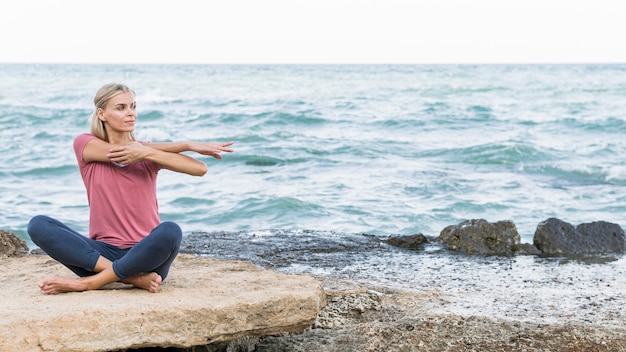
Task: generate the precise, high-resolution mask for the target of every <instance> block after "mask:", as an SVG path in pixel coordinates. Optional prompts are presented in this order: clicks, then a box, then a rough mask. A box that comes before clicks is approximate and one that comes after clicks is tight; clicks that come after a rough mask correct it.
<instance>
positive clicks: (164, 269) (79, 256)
mask: <svg viewBox="0 0 626 352" xmlns="http://www.w3.org/2000/svg"><path fill="white" fill-rule="evenodd" d="M28 235H29V236H30V238H31V239H32V241H33V242H34V243H35V244H36V245H37V246H39V248H41V249H42V250H43V251H44V252H46V253H47V254H48V255H49V256H50V257H52V258H54V259H55V260H57V261H58V262H60V263H61V264H63V265H65V266H66V267H67V268H68V269H70V270H71V271H73V272H74V273H76V275H78V276H81V277H82V276H89V275H94V274H96V272H94V268H95V266H96V262H97V261H98V258H99V257H100V256H103V257H105V258H107V259H108V260H110V261H111V262H113V271H114V272H115V275H117V277H119V278H120V280H123V279H125V278H127V277H129V276H133V275H137V274H141V273H149V272H156V273H157V274H159V275H161V278H162V279H163V280H165V278H166V277H167V274H168V272H169V269H170V266H171V265H172V262H173V261H174V259H175V258H176V255H178V249H179V248H180V241H181V240H182V236H183V235H182V231H181V229H180V227H179V226H178V225H177V224H176V223H173V222H171V221H165V222H162V223H161V224H159V225H158V226H157V227H155V228H154V229H153V230H152V232H150V234H149V235H148V236H146V237H145V238H144V239H142V240H141V241H140V242H139V243H137V244H136V245H134V246H133V247H130V248H118V247H116V246H113V245H110V244H108V243H105V242H101V241H96V240H93V239H91V238H89V237H86V236H83V235H81V234H80V233H78V232H76V231H74V230H72V229H70V228H69V227H67V226H66V225H65V224H63V223H62V222H60V221H58V220H55V219H53V218H50V217H48V216H45V215H37V216H35V217H33V218H32V219H31V220H30V222H29V223H28Z"/></svg>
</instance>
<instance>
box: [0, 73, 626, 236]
mask: <svg viewBox="0 0 626 352" xmlns="http://www.w3.org/2000/svg"><path fill="white" fill-rule="evenodd" d="M111 81H117V82H121V83H126V84H128V85H129V86H130V87H131V88H133V89H134V90H135V91H136V92H137V104H138V112H139V120H138V123H137V127H136V134H137V137H138V138H139V139H141V140H151V141H181V140H209V141H234V142H235V145H234V148H235V153H233V154H229V155H225V157H224V159H223V160H215V159H211V158H207V157H202V158H201V159H202V160H204V161H206V162H207V163H208V165H209V172H208V174H207V175H206V176H204V177H202V178H197V177H191V176H186V175H178V174H174V173H171V172H169V171H163V172H162V174H161V176H160V178H159V184H158V187H159V189H158V194H159V202H160V210H161V215H162V219H163V220H174V221H177V222H178V223H179V224H180V225H181V226H182V228H183V230H184V232H186V233H191V232H194V231H235V230H263V229H290V230H294V229H311V230H320V231H336V232H339V233H360V232H365V233H370V234H377V235H391V234H404V235H408V234H414V233H418V232H421V233H423V234H425V235H432V236H436V235H438V234H439V232H440V231H441V230H442V229H443V228H444V227H445V226H447V225H450V224H456V223H459V222H461V221H463V220H466V219H472V218H484V219H487V220H489V221H498V220H512V221H513V222H514V223H515V224H516V225H517V228H518V231H519V232H520V234H521V236H522V239H523V241H525V242H531V241H532V236H533V234H534V231H535V228H536V226H537V224H538V223H539V222H540V221H543V220H545V219H547V218H549V217H557V218H560V219H562V220H565V221H568V222H570V223H572V224H579V223H582V222H591V221H597V220H605V221H609V222H613V223H618V224H620V225H622V226H623V225H624V224H626V165H625V163H624V155H626V140H625V139H624V138H623V137H624V135H625V132H626V99H624V97H625V96H626V65H460V66H447V65H432V66H426V65H417V66H410V65H406V66H405V65H372V66H361V65H328V66H307V65H303V66H299V65H293V66H289V65H277V66H272V65H261V66H241V65H207V66H194V65H126V66H125V65H0V140H1V141H2V143H0V152H1V155H2V158H0V199H2V203H3V204H2V208H1V209H2V210H1V211H0V229H5V230H9V231H12V232H15V233H17V234H18V235H20V236H21V237H23V238H25V239H26V238H27V235H26V232H25V227H26V224H27V223H28V221H29V219H30V217H32V216H33V215H36V214H46V215H50V216H53V217H56V218H58V219H60V220H62V221H65V222H66V223H67V224H68V225H70V226H73V227H75V228H76V229H77V230H79V231H82V232H85V233H86V229H87V219H88V206H87V199H86V195H85V191H84V188H83V185H82V181H81V179H80V175H79V173H78V169H77V166H76V163H75V160H74V155H73V151H72V140H73V138H74V137H75V136H76V135H77V134H79V133H83V132H87V131H88V129H89V126H88V117H89V115H90V114H91V111H92V105H93V103H92V99H93V95H94V94H95V91H96V90H97V89H98V88H99V87H100V86H101V85H103V84H105V83H108V82H111Z"/></svg>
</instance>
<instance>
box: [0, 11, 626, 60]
mask: <svg viewBox="0 0 626 352" xmlns="http://www.w3.org/2000/svg"><path fill="white" fill-rule="evenodd" d="M621 3H624V4H626V1H623V0H590V1H586V0H429V1H422V0H413V1H410V0H379V1H372V0H360V1H357V0H308V1H300V0H217V1H210V0H170V1H163V0H107V1H98V2H96V1H85V0H55V1H50V0H13V1H3V2H2V4H0V63H112V64H123V63H177V64H184V63H194V64H225V63H230V64H244V63H251V64H265V63H272V64H286V63H287V64H339V63H342V64H364V63H396V64H437V63H446V64H450V63H451V64H463V63H626V39H625V38H624V36H625V35H626V20H624V13H626V12H625V11H624V6H622V5H621Z"/></svg>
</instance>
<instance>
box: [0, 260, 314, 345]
mask: <svg viewBox="0 0 626 352" xmlns="http://www.w3.org/2000/svg"><path fill="white" fill-rule="evenodd" d="M0 267H2V271H1V272H0V282H2V283H3V284H2V286H1V287H0V294H1V296H2V298H3V299H2V301H1V302H0V311H1V312H2V315H1V316H0V351H20V352H24V351H26V352H27V351H67V352H71V351H113V350H123V349H130V348H143V347H178V348H187V347H193V346H202V345H207V344H211V343H219V342H223V341H230V340H237V339H241V338H244V337H246V336H250V337H258V336H264V335H274V334H284V333H294V332H301V331H303V330H305V329H308V328H309V327H311V326H312V324H313V323H314V322H315V320H316V318H317V316H318V314H319V312H320V311H321V309H322V308H323V307H324V306H325V304H326V294H325V292H324V289H323V288H322V285H321V283H320V282H318V281H317V280H315V279H313V278H312V277H310V276H308V275H286V274H279V273H276V272H273V271H269V270H261V269H258V268H257V267H256V266H254V265H253V264H252V263H250V262H243V261H224V260H216V259H209V258H202V257H198V256H193V255H185V254H181V255H179V256H178V258H177V259H176V261H175V262H174V264H173V265H172V268H171V270H170V275H169V276H168V278H167V280H166V281H165V282H164V283H163V284H162V285H161V286H160V288H159V292H157V293H149V292H147V291H144V290H141V289H136V288H132V287H131V286H128V285H123V284H121V283H115V284H111V285H107V286H106V287H105V288H103V289H101V290H96V291H88V292H75V293H65V294H59V295H44V294H42V293H40V291H39V288H38V287H37V283H38V282H39V281H40V280H41V279H42V278H44V277H48V276H51V275H54V274H59V275H63V276H73V275H74V274H73V273H71V272H70V271H69V270H68V269H66V268H65V267H63V266H62V265H60V264H58V263H57V262H56V261H54V260H52V259H51V258H50V257H48V256H38V255H29V256H24V257H21V258H0Z"/></svg>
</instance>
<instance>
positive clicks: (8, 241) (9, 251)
mask: <svg viewBox="0 0 626 352" xmlns="http://www.w3.org/2000/svg"><path fill="white" fill-rule="evenodd" d="M27 254H28V245H27V244H26V241H24V240H22V239H20V238H19V237H17V235H16V234H14V233H12V232H9V231H5V230H0V257H21V256H24V255H27Z"/></svg>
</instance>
